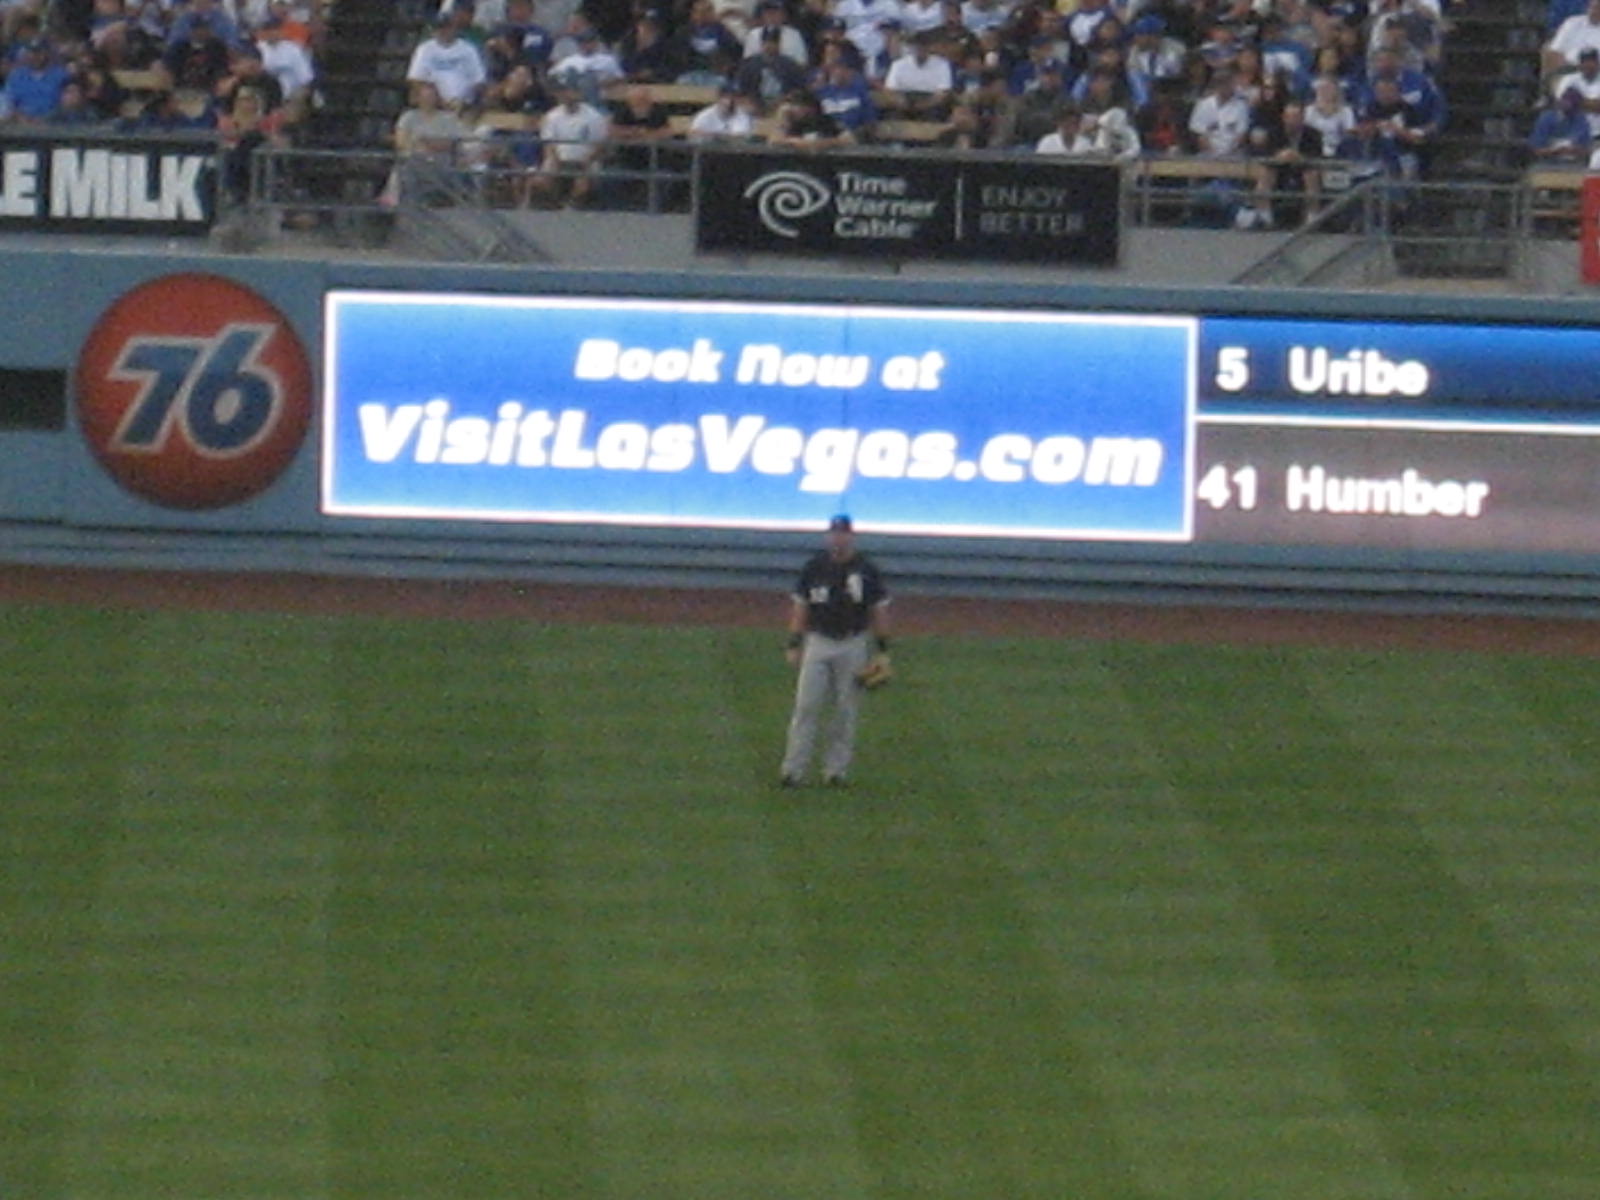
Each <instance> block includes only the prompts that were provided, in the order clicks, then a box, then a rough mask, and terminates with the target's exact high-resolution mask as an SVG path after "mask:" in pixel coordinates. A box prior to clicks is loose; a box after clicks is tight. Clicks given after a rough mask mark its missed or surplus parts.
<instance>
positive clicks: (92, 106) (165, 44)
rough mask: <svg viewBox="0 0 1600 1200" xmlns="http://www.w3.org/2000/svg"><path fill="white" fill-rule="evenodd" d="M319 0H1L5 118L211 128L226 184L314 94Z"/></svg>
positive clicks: (294, 121) (132, 127)
mask: <svg viewBox="0 0 1600 1200" xmlns="http://www.w3.org/2000/svg"><path fill="white" fill-rule="evenodd" d="M321 31H322V21H321V11H320V9H319V8H318V7H317V0H240V2H239V3H235V0H183V3H178V4H167V3H163V2H162V0H53V2H51V3H48V4H47V3H46V2H45V0H0V71H3V72H4V83H3V86H0V127H3V128H10V129H29V128H33V129H39V130H67V129H97V128H98V129H105V130H110V131H115V132H118V133H129V134H160V133H173V132H184V131H192V130H208V131H214V132H215V134H216V136H217V137H218V139H219V141H220V144H221V146H222V147H223V149H224V152H225V153H224V160H223V162H224V168H223V175H224V184H225V186H226V187H227V188H228V190H229V191H230V192H232V193H233V194H235V195H240V194H242V192H243V190H244V189H245V187H246V186H247V184H248V157H249V155H250V153H251V152H252V151H253V150H254V149H255V148H256V147H257V146H260V145H262V144H266V143H273V144H286V143H287V142H288V140H289V139H290V138H291V136H292V134H293V131H294V130H295V129H296V128H297V127H298V126H299V125H301V124H302V123H303V122H304V120H305V118H306V115H307V113H308V112H309V111H310V108H311V105H312V102H313V100H314V96H315V85H316V66H315V52H316V46H317V43H318V39H319V37H320V36H321Z"/></svg>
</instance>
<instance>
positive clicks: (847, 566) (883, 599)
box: [779, 513, 889, 787]
mask: <svg viewBox="0 0 1600 1200" xmlns="http://www.w3.org/2000/svg"><path fill="white" fill-rule="evenodd" d="M791 599H792V604H791V606H790V613H789V641H788V645H787V647H786V655H787V658H788V660H789V665H790V666H792V667H794V668H795V669H796V672H797V678H796V681H795V695H794V713H793V715H792V716H791V717H790V718H789V736H788V741H787V744H786V745H785V747H784V754H783V769H782V773H781V774H780V776H779V782H780V783H781V784H782V785H783V786H784V787H798V786H800V784H801V783H802V782H804V781H805V779H806V778H807V776H808V774H809V772H810V769H811V763H812V759H813V758H814V757H815V756H816V755H817V753H818V751H819V750H820V753H821V758H822V782H823V783H824V784H825V785H827V786H830V787H840V786H843V785H844V783H845V781H846V780H847V779H848V777H849V771H850V763H851V760H852V759H853V757H854V754H855V741H856V720H857V717H858V715H859V710H860V702H861V692H862V691H863V690H864V689H863V686H862V682H863V679H864V678H865V677H867V675H868V670H869V666H870V667H871V668H872V672H871V677H872V678H875V679H879V680H887V678H888V670H889V614H888V608H889V591H888V588H887V587H885V586H884V582H883V575H882V573H881V572H880V571H879V570H878V567H877V564H876V563H874V562H873V561H872V560H871V559H870V558H868V557H867V556H866V555H864V554H862V553H861V552H860V551H859V550H858V549H856V537H855V525H854V523H853V522H852V521H851V520H850V518H849V517H848V516H846V515H844V514H842V513H841V514H840V515H838V516H836V517H834V518H833V519H832V520H831V521H829V522H828V532H827V539H826V546H825V548H824V549H822V550H819V551H817V552H816V553H815V554H813V555H812V556H811V557H810V558H808V559H807V560H806V562H805V566H803V567H802V568H801V570H800V578H799V580H798V581H797V582H796V583H795V588H794V592H793V594H792V597H791Z"/></svg>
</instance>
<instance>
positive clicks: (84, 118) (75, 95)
mask: <svg viewBox="0 0 1600 1200" xmlns="http://www.w3.org/2000/svg"><path fill="white" fill-rule="evenodd" d="M102 120H103V118H102V117H101V116H100V114H99V113H97V112H96V111H95V110H94V108H93V107H92V106H91V105H90V103H89V98H88V97H87V96H86V95H85V94H84V90H83V84H81V83H79V82H78V81H77V80H76V79H69V80H68V81H67V86H66V87H64V88H62V89H61V103H60V104H58V105H56V110H55V112H53V113H51V114H50V116H49V117H47V118H46V122H47V123H48V124H50V125H52V126H55V127H56V128H67V129H72V128H83V127H84V126H87V125H98V124H100V123H101V121H102Z"/></svg>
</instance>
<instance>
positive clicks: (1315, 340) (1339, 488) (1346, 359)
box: [1194, 317, 1600, 554]
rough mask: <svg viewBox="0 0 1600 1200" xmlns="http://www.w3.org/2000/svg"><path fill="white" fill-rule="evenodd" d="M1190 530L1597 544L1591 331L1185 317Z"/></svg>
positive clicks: (1599, 361)
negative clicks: (1196, 348)
mask: <svg viewBox="0 0 1600 1200" xmlns="http://www.w3.org/2000/svg"><path fill="white" fill-rule="evenodd" d="M1199 387H1200V400H1199V405H1198V411H1197V421H1198V464H1197V479H1196V485H1195V497H1194V498H1195V515H1196V521H1195V529H1196V538H1197V540H1199V541H1202V542H1228V543H1235V544H1249V545H1300V546H1307V545H1310V546H1363V547H1375V548H1397V549H1427V550H1451V551H1457V550H1468V551H1471V550H1485V551H1516V552H1531V553H1586V554H1587V553H1595V552H1597V551H1600V441H1597V440H1596V439H1597V438H1600V331H1597V330H1594V329H1586V328H1579V327H1530V326H1507V325H1456V324H1436V323H1430V324H1424V323H1402V322H1392V321H1391V322H1381V323H1376V322H1375V323H1370V324H1369V323H1360V322H1350V321H1324V320H1317V321H1310V320H1286V319H1278V318H1248V319H1246V318H1220V317H1219V318H1206V319H1202V320H1201V321H1200V372H1199Z"/></svg>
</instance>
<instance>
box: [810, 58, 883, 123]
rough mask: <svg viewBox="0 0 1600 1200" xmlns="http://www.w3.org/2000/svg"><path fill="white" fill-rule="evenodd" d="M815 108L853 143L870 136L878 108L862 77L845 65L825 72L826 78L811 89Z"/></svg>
mask: <svg viewBox="0 0 1600 1200" xmlns="http://www.w3.org/2000/svg"><path fill="white" fill-rule="evenodd" d="M814 91H815V95H816V99H817V105H818V107H820V108H821V109H822V111H823V113H824V114H825V115H827V116H829V117H831V118H832V119H833V120H834V121H835V122H836V123H837V124H838V125H839V127H840V128H841V129H843V130H844V131H845V132H846V133H848V134H850V136H851V137H852V139H853V140H855V141H861V140H862V139H863V138H865V137H867V136H869V135H870V134H871V132H872V127H873V126H874V125H875V124H877V121H878V108H877V105H876V104H874V103H873V100H872V91H871V89H870V88H869V87H868V86H867V81H866V80H865V79H863V78H862V77H861V73H860V72H859V71H857V70H856V69H855V68H854V67H852V66H851V65H850V64H849V63H846V62H836V63H834V64H833V65H832V66H831V67H829V68H828V73H827V78H826V80H825V81H824V82H823V83H822V85H821V86H820V87H817V88H815V89H814Z"/></svg>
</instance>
